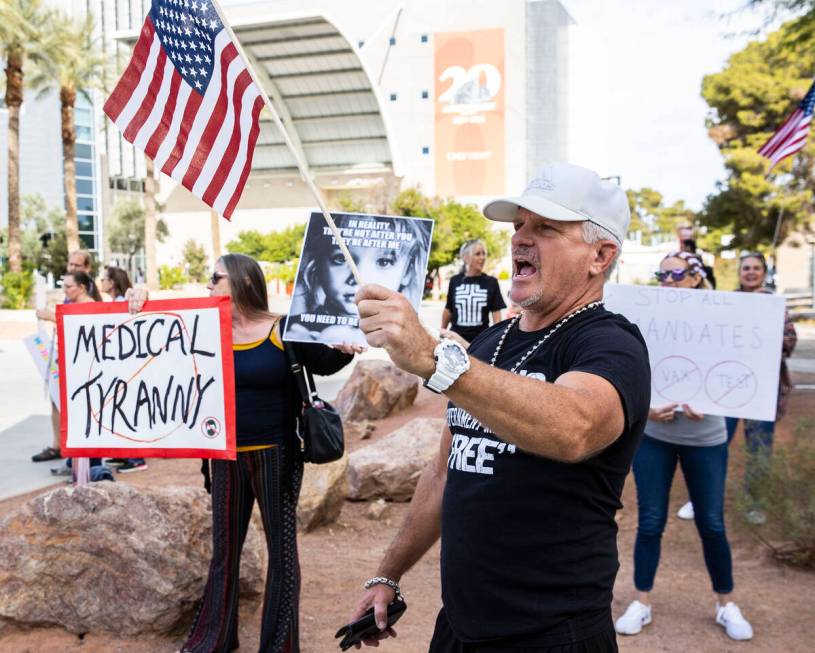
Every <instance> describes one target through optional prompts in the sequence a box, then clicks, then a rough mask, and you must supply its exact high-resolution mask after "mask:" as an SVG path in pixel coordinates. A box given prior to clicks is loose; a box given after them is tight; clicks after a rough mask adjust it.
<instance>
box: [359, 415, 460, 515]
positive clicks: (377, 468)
mask: <svg viewBox="0 0 815 653" xmlns="http://www.w3.org/2000/svg"><path fill="white" fill-rule="evenodd" d="M443 427H444V419H430V418H417V419H414V420H411V421H410V422H408V423H407V424H405V425H404V426H403V427H401V428H399V429H397V430H395V431H394V432H393V433H391V434H389V435H387V436H385V437H384V438H382V439H380V440H377V441H376V442H373V443H372V444H369V445H368V446H366V447H363V448H362V449H357V450H356V451H355V452H354V453H352V454H351V456H350V457H349V461H348V485H349V493H348V498H349V499H354V500H366V499H376V498H380V497H381V498H383V499H389V500H391V501H410V499H411V497H412V496H413V492H414V490H415V489H416V483H417V482H418V481H419V476H420V475H421V473H422V470H424V468H425V467H426V466H427V464H428V463H429V462H430V461H431V460H432V459H433V457H434V456H435V455H436V454H437V453H438V450H439V438H440V437H441V432H442V428H443Z"/></svg>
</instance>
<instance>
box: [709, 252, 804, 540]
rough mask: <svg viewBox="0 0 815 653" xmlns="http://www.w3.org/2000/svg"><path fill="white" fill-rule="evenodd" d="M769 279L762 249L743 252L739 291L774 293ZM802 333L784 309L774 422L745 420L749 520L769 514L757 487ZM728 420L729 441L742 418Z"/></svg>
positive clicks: (758, 520)
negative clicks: (761, 252) (765, 513)
mask: <svg viewBox="0 0 815 653" xmlns="http://www.w3.org/2000/svg"><path fill="white" fill-rule="evenodd" d="M766 280H767V261H766V260H765V259H764V255H763V254H760V253H759V252H749V253H747V254H742V256H741V258H740V259H739V287H738V289H737V290H738V291H739V292H760V293H772V290H770V289H769V288H767V287H766V286H765V282H766ZM797 341H798V335H797V334H796V333H795V326H794V325H793V323H792V319H791V318H790V314H789V311H786V310H785V311H784V339H783V341H782V344H781V371H780V373H779V378H778V404H777V409H776V414H775V420H774V421H769V420H767V421H764V420H755V419H746V420H744V443H745V446H746V448H747V459H746V461H745V467H744V487H745V491H746V493H747V496H748V497H749V499H750V500H751V502H752V503H753V505H752V507H750V509H749V510H748V512H747V519H748V520H749V521H750V522H753V523H755V524H763V523H764V521H765V520H766V516H765V515H764V512H763V510H762V506H761V504H760V502H759V501H758V499H757V496H756V495H757V494H758V493H757V491H756V486H757V485H758V484H759V483H760V482H761V480H762V479H763V478H764V477H765V476H766V473H767V466H768V465H769V461H770V457H771V456H772V452H773V439H774V434H775V423H776V422H777V421H778V420H779V419H781V418H782V417H783V416H784V412H785V411H786V408H787V398H788V397H789V394H790V392H791V391H792V380H791V379H790V372H789V369H788V368H787V358H789V357H790V356H791V355H792V352H793V350H794V349H795V345H796V343H797ZM725 422H726V423H727V442H728V444H729V443H730V442H731V441H732V440H733V436H734V435H735V434H736V428H737V427H738V424H739V418H738V417H727V418H725Z"/></svg>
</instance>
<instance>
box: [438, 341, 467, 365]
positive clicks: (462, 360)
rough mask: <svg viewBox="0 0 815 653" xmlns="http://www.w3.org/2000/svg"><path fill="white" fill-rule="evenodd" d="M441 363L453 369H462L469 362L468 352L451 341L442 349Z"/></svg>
mask: <svg viewBox="0 0 815 653" xmlns="http://www.w3.org/2000/svg"><path fill="white" fill-rule="evenodd" d="M439 362H441V364H442V365H443V366H444V367H446V368H449V369H451V370H453V371H458V370H461V369H462V368H463V367H465V366H466V364H467V354H466V353H465V352H464V350H463V349H462V348H461V347H457V346H456V345H454V344H452V343H449V344H448V345H447V346H445V347H444V348H443V349H442V352H441V360H440V361H439Z"/></svg>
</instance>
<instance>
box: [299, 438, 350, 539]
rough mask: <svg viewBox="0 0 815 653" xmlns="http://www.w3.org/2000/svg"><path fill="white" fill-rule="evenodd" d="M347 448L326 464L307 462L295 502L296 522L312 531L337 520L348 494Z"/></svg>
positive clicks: (303, 528)
mask: <svg viewBox="0 0 815 653" xmlns="http://www.w3.org/2000/svg"><path fill="white" fill-rule="evenodd" d="M347 471H348V452H346V453H345V454H344V455H343V457H342V458H340V459H339V460H335V461H334V462H333V463H327V464H325V465H306V468H305V472H304V473H303V485H302V487H301V488H300V500H299V502H298V504H297V526H298V527H299V528H300V530H302V531H311V530H314V529H315V528H317V527H318V526H323V525H325V524H331V523H333V522H335V521H336V520H337V517H339V516H340V511H341V510H342V504H343V503H344V502H345V498H346V497H347V496H348V479H347V474H346V473H347Z"/></svg>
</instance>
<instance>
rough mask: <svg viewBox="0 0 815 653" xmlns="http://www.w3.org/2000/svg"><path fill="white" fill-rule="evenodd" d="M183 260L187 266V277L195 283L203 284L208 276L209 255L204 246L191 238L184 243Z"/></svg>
mask: <svg viewBox="0 0 815 653" xmlns="http://www.w3.org/2000/svg"><path fill="white" fill-rule="evenodd" d="M182 258H183V260H184V263H185V264H186V265H187V275H188V276H189V277H190V279H192V280H193V281H197V282H199V283H200V282H201V281H203V280H204V279H205V278H206V276H207V253H206V251H204V246H203V245H201V244H200V243H197V242H196V241H194V240H193V239H192V238H190V239H189V240H188V241H187V242H186V243H184V249H183V251H182Z"/></svg>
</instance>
